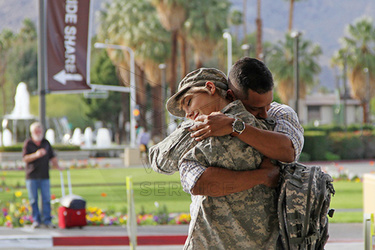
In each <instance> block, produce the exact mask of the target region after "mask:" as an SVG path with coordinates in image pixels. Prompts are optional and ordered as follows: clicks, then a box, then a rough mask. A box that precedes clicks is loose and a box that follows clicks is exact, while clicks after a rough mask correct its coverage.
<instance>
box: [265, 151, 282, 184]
mask: <svg viewBox="0 0 375 250" xmlns="http://www.w3.org/2000/svg"><path fill="white" fill-rule="evenodd" d="M260 170H261V171H263V172H264V175H265V176H264V177H265V178H264V180H265V182H264V185H266V186H268V187H272V188H274V187H277V186H278V184H279V177H280V168H279V166H276V165H274V164H273V163H272V162H271V160H270V159H269V158H267V157H264V158H263V161H262V163H261V164H260Z"/></svg>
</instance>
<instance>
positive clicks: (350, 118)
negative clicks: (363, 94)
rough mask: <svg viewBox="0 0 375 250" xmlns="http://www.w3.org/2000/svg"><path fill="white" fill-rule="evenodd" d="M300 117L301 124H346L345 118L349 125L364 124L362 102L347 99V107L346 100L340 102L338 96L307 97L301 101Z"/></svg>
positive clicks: (317, 95) (320, 95) (319, 95)
mask: <svg viewBox="0 0 375 250" xmlns="http://www.w3.org/2000/svg"><path fill="white" fill-rule="evenodd" d="M293 104H294V103H293ZM291 106H292V107H293V105H291ZM345 106H346V112H345ZM345 114H346V115H345ZM298 116H299V119H300V122H301V124H315V125H322V124H333V123H336V124H345V123H344V119H345V118H346V124H348V125H350V124H353V123H357V124H358V123H362V122H363V111H362V106H361V103H360V101H359V100H355V99H347V100H346V105H345V104H344V100H342V99H341V100H340V99H339V97H338V95H336V94H321V93H314V94H311V95H308V96H306V97H305V100H300V101H299V112H298Z"/></svg>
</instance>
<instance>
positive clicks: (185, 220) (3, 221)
mask: <svg viewBox="0 0 375 250" xmlns="http://www.w3.org/2000/svg"><path fill="white" fill-rule="evenodd" d="M21 196H22V192H21V191H15V192H14V198H13V200H11V201H7V202H1V201H0V211H1V212H0V226H5V227H23V226H25V225H31V224H32V223H33V219H32V216H31V208H30V204H29V201H28V200H27V199H20V197H21ZM52 198H54V197H52ZM51 204H52V205H51V206H52V222H53V223H55V224H58V221H57V220H58V218H57V209H58V207H59V202H58V200H57V199H53V200H52V201H51ZM86 220H87V225H89V226H90V225H93V226H111V225H126V223H127V220H128V215H127V214H126V213H123V212H117V211H113V210H112V209H108V210H102V209H100V208H97V207H88V208H87V209H86ZM189 222H190V215H189V214H185V213H171V214H169V213H167V212H166V208H165V207H163V208H162V209H158V210H157V211H156V212H155V214H149V213H147V214H146V213H142V214H139V215H137V224H138V225H163V224H168V225H181V224H189Z"/></svg>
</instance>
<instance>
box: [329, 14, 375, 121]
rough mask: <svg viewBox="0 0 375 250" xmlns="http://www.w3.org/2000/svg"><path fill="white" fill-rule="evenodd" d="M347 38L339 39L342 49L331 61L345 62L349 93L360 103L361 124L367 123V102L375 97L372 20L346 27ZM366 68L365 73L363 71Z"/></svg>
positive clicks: (365, 19)
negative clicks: (361, 110) (349, 86)
mask: <svg viewBox="0 0 375 250" xmlns="http://www.w3.org/2000/svg"><path fill="white" fill-rule="evenodd" d="M346 33H347V34H348V36H346V37H343V38H342V39H341V42H342V48H341V49H340V50H339V51H338V52H336V54H335V56H334V58H333V61H334V62H336V63H342V62H343V61H344V60H346V62H347V65H348V76H349V82H350V85H351V92H352V95H353V97H354V98H356V99H358V100H360V101H361V103H362V107H363V112H364V113H363V119H364V120H363V122H364V123H368V122H369V113H368V112H366V111H367V110H368V109H369V101H370V99H371V98H372V97H373V96H374V95H375V74H374V72H375V27H374V22H373V20H372V18H369V17H364V18H361V19H358V20H356V21H355V22H354V24H349V25H348V26H347V27H346ZM365 68H367V72H368V73H367V72H364V69H365Z"/></svg>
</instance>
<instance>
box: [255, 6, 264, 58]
mask: <svg viewBox="0 0 375 250" xmlns="http://www.w3.org/2000/svg"><path fill="white" fill-rule="evenodd" d="M261 5H262V1H261V0H257V18H256V19H255V23H256V26H257V42H256V58H258V59H260V57H261V54H262V51H263V48H262V17H261Z"/></svg>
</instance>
